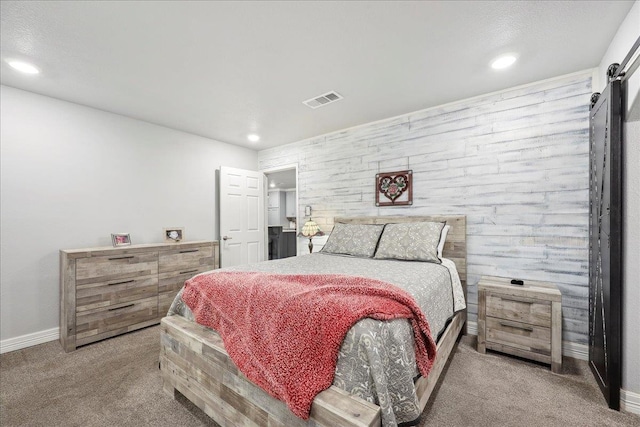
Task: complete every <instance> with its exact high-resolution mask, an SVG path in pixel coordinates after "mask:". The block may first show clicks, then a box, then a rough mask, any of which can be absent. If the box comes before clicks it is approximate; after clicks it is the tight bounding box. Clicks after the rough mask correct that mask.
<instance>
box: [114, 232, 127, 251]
mask: <svg viewBox="0 0 640 427" xmlns="http://www.w3.org/2000/svg"><path fill="white" fill-rule="evenodd" d="M111 243H112V244H113V247H114V248H115V247H118V246H130V245H131V235H130V234H129V233H111Z"/></svg>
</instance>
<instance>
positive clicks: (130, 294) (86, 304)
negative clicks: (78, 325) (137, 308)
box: [76, 275, 158, 313]
mask: <svg viewBox="0 0 640 427" xmlns="http://www.w3.org/2000/svg"><path fill="white" fill-rule="evenodd" d="M157 293H158V276H157V275H153V276H142V277H133V278H131V279H117V280H113V281H108V282H97V283H88V284H85V285H79V286H78V287H77V288H76V312H78V313H79V312H82V311H87V310H93V309H96V308H100V307H103V308H104V307H110V306H112V305H116V304H121V303H123V302H129V301H135V300H140V299H144V298H151V297H153V296H155V295H157Z"/></svg>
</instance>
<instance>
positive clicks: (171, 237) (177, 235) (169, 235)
mask: <svg viewBox="0 0 640 427" xmlns="http://www.w3.org/2000/svg"><path fill="white" fill-rule="evenodd" d="M182 239H184V228H183V227H172V228H165V229H164V241H165V242H179V241H180V240H182Z"/></svg>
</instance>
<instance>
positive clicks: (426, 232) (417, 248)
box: [374, 222, 444, 264]
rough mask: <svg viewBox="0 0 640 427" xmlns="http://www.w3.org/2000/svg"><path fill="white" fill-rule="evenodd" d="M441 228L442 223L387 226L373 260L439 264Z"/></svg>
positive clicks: (412, 223)
mask: <svg viewBox="0 0 640 427" xmlns="http://www.w3.org/2000/svg"><path fill="white" fill-rule="evenodd" d="M443 227H444V223H442V222H408V223H403V224H387V225H386V227H385V228H384V232H383V233H382V237H381V238H380V244H379V245H378V250H377V251H376V255H375V256H374V258H378V259H400V260H406V261H428V262H435V263H438V264H440V263H441V261H440V258H438V242H439V241H440V233H441V232H442V228H443Z"/></svg>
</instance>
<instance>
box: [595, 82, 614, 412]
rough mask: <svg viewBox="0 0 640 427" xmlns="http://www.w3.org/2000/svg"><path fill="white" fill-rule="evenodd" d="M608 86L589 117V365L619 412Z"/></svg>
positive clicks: (610, 95) (611, 97) (611, 122)
mask: <svg viewBox="0 0 640 427" xmlns="http://www.w3.org/2000/svg"><path fill="white" fill-rule="evenodd" d="M620 89H621V88H620V81H619V80H613V81H611V82H610V83H609V84H608V85H607V87H606V88H605V90H604V91H603V93H602V94H601V95H600V97H599V98H598V100H597V101H596V102H595V104H594V105H593V106H592V108H591V112H590V115H589V116H590V145H591V146H590V192H589V193H590V212H589V257H590V259H589V366H590V367H591V370H592V371H593V374H594V375H595V378H596V381H597V382H598V385H599V386H600V389H601V390H602V393H603V394H604V396H605V399H606V400H607V402H608V403H609V407H610V408H612V409H616V410H617V409H619V407H620V381H621V360H620V354H621V348H620V345H621V337H622V334H621V312H620V310H621V302H622V298H621V297H622V117H621V114H622V99H621V90H620Z"/></svg>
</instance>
